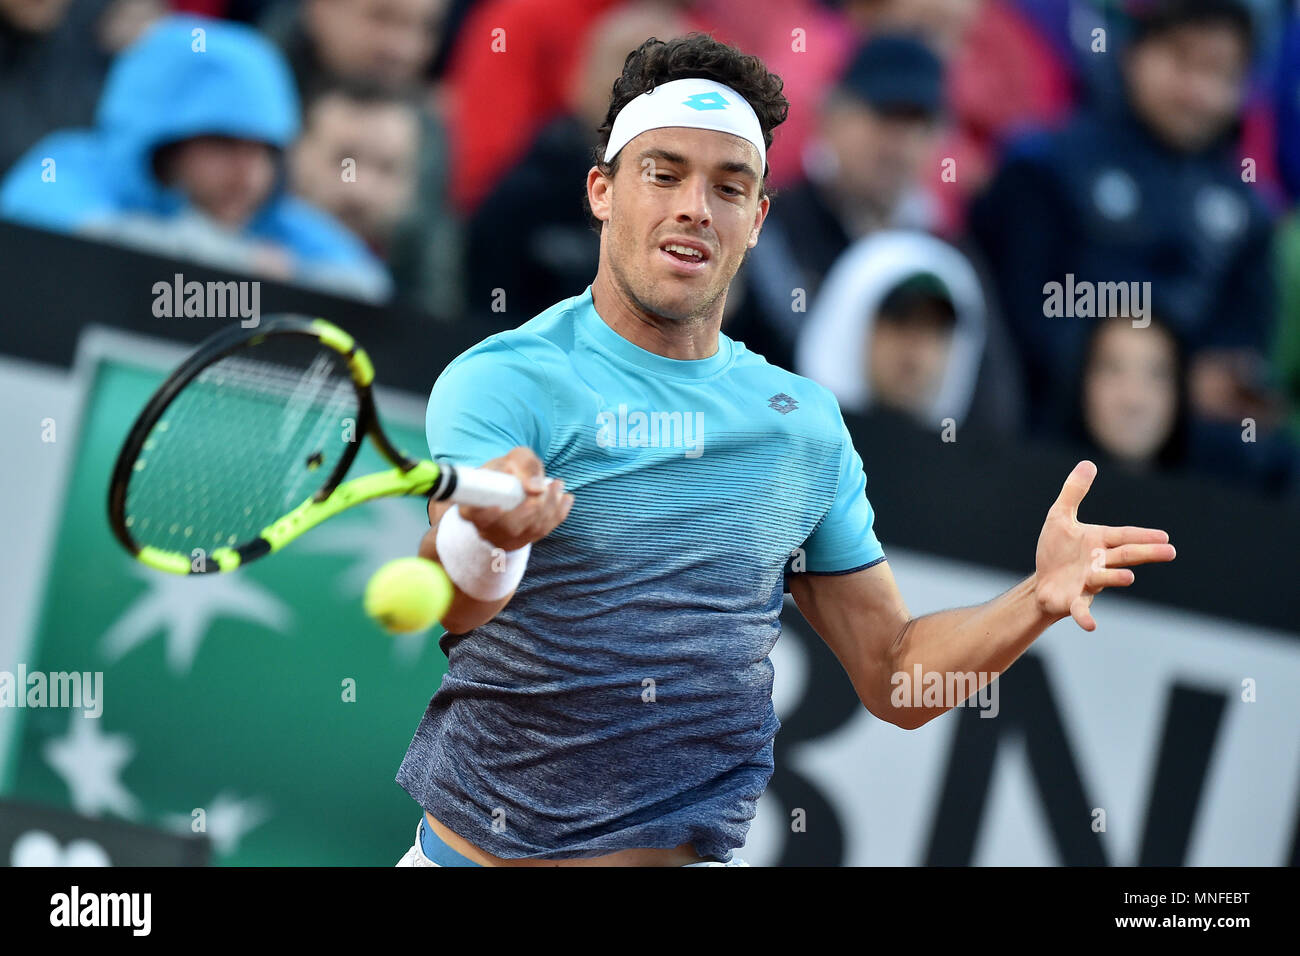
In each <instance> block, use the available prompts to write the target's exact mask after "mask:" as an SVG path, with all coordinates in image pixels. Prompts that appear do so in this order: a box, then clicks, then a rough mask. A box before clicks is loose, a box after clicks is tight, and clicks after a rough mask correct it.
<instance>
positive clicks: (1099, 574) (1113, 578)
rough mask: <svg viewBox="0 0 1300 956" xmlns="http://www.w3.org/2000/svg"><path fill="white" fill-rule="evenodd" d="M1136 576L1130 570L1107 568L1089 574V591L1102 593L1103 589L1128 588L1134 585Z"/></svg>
mask: <svg viewBox="0 0 1300 956" xmlns="http://www.w3.org/2000/svg"><path fill="white" fill-rule="evenodd" d="M1135 577H1136V575H1135V574H1134V573H1133V572H1132V571H1130V570H1129V569H1128V568H1105V569H1103V570H1099V571H1092V572H1090V573H1089V574H1088V585H1087V586H1088V589H1089V590H1092V591H1100V590H1101V589H1102V588H1126V587H1128V586H1129V585H1130V584H1132V583H1133V580H1134V578H1135Z"/></svg>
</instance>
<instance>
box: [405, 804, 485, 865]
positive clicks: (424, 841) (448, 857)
mask: <svg viewBox="0 0 1300 956" xmlns="http://www.w3.org/2000/svg"><path fill="white" fill-rule="evenodd" d="M420 849H421V850H423V851H424V855H425V856H427V857H428V858H429V859H430V860H432V861H433V862H434V863H437V864H438V865H439V866H479V865H480V864H478V863H475V862H474V861H473V860H471V859H470V858H469V857H467V856H463V855H461V854H460V853H457V852H456V851H455V850H453V849H452V848H451V847H449V846H448V845H447V844H446V843H445V842H444V841H443V839H442V837H440V836H438V834H436V833H434V832H433V828H432V827H430V826H429V823H428V821H427V820H425V819H424V814H420Z"/></svg>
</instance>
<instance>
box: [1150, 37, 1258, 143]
mask: <svg viewBox="0 0 1300 956" xmlns="http://www.w3.org/2000/svg"><path fill="white" fill-rule="evenodd" d="M1126 69H1127V80H1128V88H1129V95H1130V97H1131V98H1132V101H1133V105H1134V107H1135V108H1136V109H1137V111H1138V113H1139V115H1141V117H1142V118H1143V119H1144V120H1145V121H1146V123H1147V124H1148V125H1150V126H1151V127H1152V129H1153V130H1154V131H1155V133H1156V135H1157V136H1159V137H1160V138H1161V139H1163V140H1164V141H1165V142H1167V143H1168V144H1169V145H1171V146H1173V147H1175V148H1177V149H1181V150H1186V151H1189V152H1192V151H1195V150H1199V149H1202V148H1204V147H1205V146H1207V145H1209V144H1210V143H1211V142H1213V141H1214V140H1215V139H1216V138H1217V137H1219V136H1220V135H1221V134H1222V133H1223V131H1224V130H1225V129H1227V127H1228V125H1229V124H1230V123H1231V122H1232V120H1233V119H1234V118H1235V117H1236V115H1237V112H1238V110H1239V109H1240V107H1241V101H1242V96H1243V94H1244V89H1245V70H1246V47H1245V45H1244V44H1243V43H1242V40H1241V37H1240V36H1239V35H1238V34H1237V32H1236V31H1235V30H1233V29H1231V28H1229V27H1223V26H1212V25H1206V26H1198V25H1187V26H1183V27H1178V28H1177V29H1174V30H1171V31H1170V32H1168V33H1165V34H1162V35H1160V36H1156V37H1152V38H1151V39H1149V40H1147V41H1146V42H1145V43H1142V44H1141V45H1139V46H1138V47H1137V48H1136V49H1135V50H1133V51H1132V52H1131V53H1130V54H1129V58H1128V61H1127V64H1126Z"/></svg>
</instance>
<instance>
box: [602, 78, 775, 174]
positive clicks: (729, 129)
mask: <svg viewBox="0 0 1300 956" xmlns="http://www.w3.org/2000/svg"><path fill="white" fill-rule="evenodd" d="M666 126H688V127H692V128H694V129H711V130H715V131H716V132H719V133H731V134H732V135H733V136H739V137H740V138H741V139H745V140H748V141H749V142H751V143H753V144H754V148H755V149H757V150H758V160H759V163H758V166H759V169H758V174H759V176H762V175H763V172H764V170H765V169H766V168H767V149H766V147H765V146H764V145H763V127H762V125H761V124H760V123H759V122H758V115H757V114H756V113H755V112H754V108H753V107H752V106H750V105H749V103H748V102H747V101H746V100H745V98H744V97H743V96H741V95H740V94H739V93H737V92H736V91H735V90H733V89H732V88H731V87H729V86H724V85H723V84H721V83H715V82H714V81H713V80H706V79H702V78H698V77H691V78H689V79H685V80H672V81H671V82H668V83H664V84H662V85H660V86H656V87H655V88H654V89H653V90H651V91H650V92H649V93H642V94H641V95H640V96H638V97H637V98H636V99H634V100H632V101H631V102H630V103H628V104H627V106H625V107H623V109H621V110H620V111H619V114H618V116H616V117H615V118H614V127H613V129H611V130H610V132H609V145H608V146H607V147H605V162H607V163H608V162H609V161H610V160H611V159H613V158H614V157H615V156H616V155H618V151H619V150H620V149H622V148H623V147H624V146H626V145H627V144H628V142H630V141H631V140H632V139H633V138H634V137H636V136H640V135H641V134H642V133H644V132H645V131H646V130H651V129H663V128H664V127H666Z"/></svg>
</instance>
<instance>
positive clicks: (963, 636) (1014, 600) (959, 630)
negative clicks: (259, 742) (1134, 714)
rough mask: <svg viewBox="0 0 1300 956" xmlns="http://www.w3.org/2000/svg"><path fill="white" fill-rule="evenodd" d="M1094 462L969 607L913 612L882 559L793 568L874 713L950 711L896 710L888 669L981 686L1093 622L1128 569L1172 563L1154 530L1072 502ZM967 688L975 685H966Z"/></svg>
mask: <svg viewBox="0 0 1300 956" xmlns="http://www.w3.org/2000/svg"><path fill="white" fill-rule="evenodd" d="M1096 474H1097V467H1096V465H1094V464H1093V463H1092V462H1090V461H1083V462H1080V463H1079V464H1078V465H1076V466H1075V468H1074V470H1073V471H1072V472H1071V473H1070V476H1069V477H1068V478H1067V479H1066V481H1065V485H1064V487H1063V488H1062V489H1061V494H1060V496H1059V497H1058V498H1057V500H1056V503H1055V504H1053V505H1052V507H1051V509H1050V510H1049V511H1048V513H1047V519H1046V520H1045V521H1044V523H1043V529H1042V532H1041V533H1040V534H1039V537H1038V548H1037V552H1036V554H1035V570H1034V573H1033V574H1032V575H1030V576H1029V577H1028V578H1026V579H1025V580H1024V581H1021V582H1020V583H1019V584H1017V585H1016V586H1015V587H1013V588H1011V590H1009V591H1006V592H1005V593H1003V594H1000V595H998V596H997V597H995V598H993V599H992V600H991V601H987V602H985V603H984V604H980V605H978V606H976V607H967V608H954V609H952V610H947V611H939V612H936V613H934V614H927V615H925V616H923V617H919V618H914V617H912V616H911V614H910V613H909V612H908V610H907V606H906V604H905V603H904V602H903V598H902V595H901V594H900V593H899V591H898V586H897V585H896V583H895V582H894V575H893V572H892V571H891V570H890V569H889V565H888V564H887V563H883V562H882V563H880V564H876V565H874V566H872V567H869V568H866V569H864V570H861V571H856V572H852V573H850V574H842V575H835V574H798V575H793V576H792V577H791V578H790V594H791V596H792V597H793V598H794V600H795V603H796V604H797V605H798V606H799V610H800V611H801V612H802V613H803V615H804V617H805V618H807V620H808V623H809V624H811V625H812V626H813V628H814V630H816V631H817V633H818V634H819V635H820V636H821V638H822V640H823V641H825V642H826V644H827V645H828V646H829V647H830V648H831V650H832V651H833V652H834V653H835V656H836V657H837V658H838V659H839V661H840V663H841V665H843V667H844V669H845V671H846V672H847V673H848V675H849V679H850V680H851V681H852V682H853V687H854V689H855V690H856V691H857V694H858V698H859V699H860V700H861V701H862V703H863V706H865V707H866V708H867V709H868V710H869V711H871V713H872V714H873V715H875V716H876V717H879V718H880V719H881V720H886V721H888V722H890V723H892V724H896V725H898V726H900V727H903V728H905V729H909V730H910V729H915V728H917V727H920V726H921V725H922V724H925V723H927V722H928V721H930V720H932V719H933V718H935V717H937V716H939V715H940V714H942V713H944V712H945V711H947V710H949V709H951V708H952V707H954V706H956V705H957V704H959V703H961V702H960V701H944V706H940V707H912V706H908V707H895V706H893V704H892V703H891V700H890V698H891V694H892V693H893V691H894V687H895V681H894V675H895V674H906V675H908V677H909V678H910V677H911V676H912V675H913V674H914V672H915V671H914V669H915V668H916V667H917V666H918V665H919V667H920V670H921V672H922V673H923V674H926V673H932V672H934V673H939V674H942V675H945V680H944V685H945V686H949V682H948V680H947V679H946V675H948V674H956V673H961V674H967V673H971V672H974V673H975V674H977V675H979V684H980V685H982V684H983V683H987V682H988V680H989V679H991V678H992V676H996V675H997V674H1000V673H1002V672H1003V671H1005V670H1006V669H1007V668H1009V667H1010V666H1011V664H1012V663H1013V662H1014V661H1015V660H1016V658H1018V657H1019V656H1020V655H1021V654H1022V653H1024V651H1025V649H1026V648H1027V647H1028V646H1029V645H1030V644H1031V643H1033V641H1034V639H1035V638H1037V637H1038V635H1039V634H1041V633H1043V631H1045V630H1046V629H1047V628H1048V627H1049V626H1050V625H1052V624H1054V623H1055V622H1056V621H1059V620H1061V619H1063V618H1065V617H1073V618H1074V620H1075V622H1076V623H1077V624H1078V625H1079V626H1080V627H1082V628H1083V629H1084V630H1085V631H1092V630H1094V629H1095V628H1096V626H1097V624H1096V621H1095V620H1093V617H1092V613H1091V611H1090V607H1091V605H1092V601H1093V598H1094V597H1096V595H1097V594H1098V593H1100V592H1101V591H1102V590H1104V589H1105V588H1108V587H1127V586H1129V585H1130V584H1132V583H1133V580H1134V575H1133V572H1132V571H1131V570H1129V568H1130V567H1132V566H1135V565H1140V564H1151V563H1156V562H1165V561H1172V560H1173V558H1174V548H1173V545H1171V544H1169V535H1168V534H1166V533H1165V532H1164V531H1160V530H1157V529H1154V528H1136V527H1109V526H1105V525H1090V524H1083V523H1081V522H1080V521H1079V520H1078V507H1079V504H1080V502H1082V501H1083V497H1084V495H1086V494H1087V493H1088V489H1089V488H1090V487H1091V486H1092V481H1093V478H1095V477H1096ZM968 689H969V690H970V691H971V692H972V693H973V692H974V691H975V690H978V689H979V688H978V686H969V685H968Z"/></svg>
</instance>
